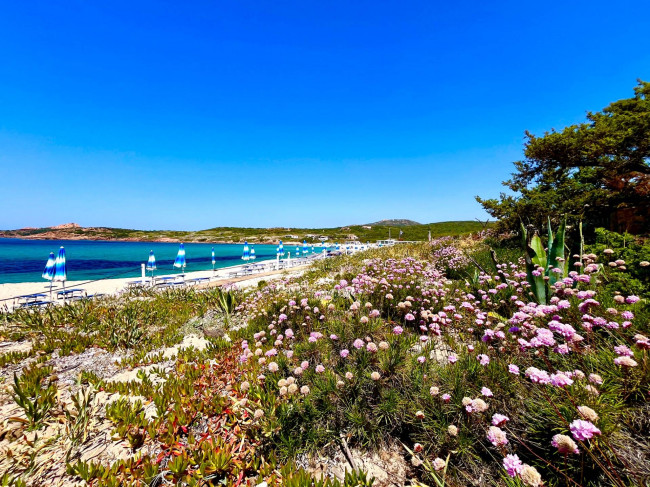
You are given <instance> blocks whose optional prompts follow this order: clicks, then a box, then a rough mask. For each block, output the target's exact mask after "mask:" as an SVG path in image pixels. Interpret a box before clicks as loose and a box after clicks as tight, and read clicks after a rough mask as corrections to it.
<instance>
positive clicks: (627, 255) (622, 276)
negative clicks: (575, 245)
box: [585, 228, 650, 299]
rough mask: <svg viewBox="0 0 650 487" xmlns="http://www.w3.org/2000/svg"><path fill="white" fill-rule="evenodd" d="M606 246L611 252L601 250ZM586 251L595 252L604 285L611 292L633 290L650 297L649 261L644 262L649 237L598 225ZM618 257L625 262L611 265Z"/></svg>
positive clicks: (649, 246) (648, 252)
mask: <svg viewBox="0 0 650 487" xmlns="http://www.w3.org/2000/svg"><path fill="white" fill-rule="evenodd" d="M605 249H609V250H613V251H614V252H613V253H612V254H609V255H608V254H604V253H603V251H604V250H605ZM585 251H586V253H593V254H596V255H597V256H598V262H599V263H601V264H602V268H603V272H602V278H603V281H604V284H605V289H607V290H608V291H609V292H610V293H612V294H613V293H621V294H623V295H624V296H629V295H631V294H632V295H636V296H642V297H645V298H646V299H650V265H647V264H646V263H647V262H650V241H648V240H643V239H639V238H637V237H635V236H633V235H629V234H620V233H615V232H610V231H607V230H605V229H603V228H598V229H596V241H595V243H594V244H593V245H589V246H587V247H586V249H585ZM617 260H622V261H624V262H625V263H624V264H621V265H613V266H612V265H610V263H616V261H617Z"/></svg>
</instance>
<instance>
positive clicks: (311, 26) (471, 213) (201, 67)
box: [0, 0, 650, 229]
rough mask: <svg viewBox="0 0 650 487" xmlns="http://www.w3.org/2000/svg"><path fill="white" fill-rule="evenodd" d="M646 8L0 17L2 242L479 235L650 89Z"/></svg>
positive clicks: (139, 11)
mask: <svg viewBox="0 0 650 487" xmlns="http://www.w3.org/2000/svg"><path fill="white" fill-rule="evenodd" d="M649 27H650V24H649V21H648V17H647V15H645V13H644V12H643V11H641V10H640V5H639V3H638V2H616V3H614V2H605V1H590V2H582V1H575V2H554V3H550V2H545V3H541V2H520V1H519V2H484V1H481V2H470V1H465V2H462V1H461V2H444V3H442V2H431V1H423V2H409V1H400V2H396V1H380V2H377V1H376V0H375V1H372V2H370V1H368V2H366V1H355V2H350V1H335V0H333V1H327V2H314V1H308V0H302V1H295V2H283V1H274V2H255V1H238V2H215V1H209V2H208V1H206V2H177V1H175V2H163V1H157V2H133V1H131V2H120V1H113V2H88V1H67V2H66V1H63V2H51V1H48V2H45V1H43V2H38V1H36V2H3V4H2V6H0V45H1V46H3V47H2V49H0V175H2V178H3V185H2V191H0V207H1V208H3V211H2V212H0V228H18V227H23V226H47V225H55V224H58V223H63V222H69V221H74V222H77V223H79V224H81V225H84V226H99V225H105V226H114V227H126V228H147V229H201V228H209V227H214V226H221V225H233V226H294V227H300V226H302V227H307V226H309V227H311V226H323V227H327V226H339V225H344V224H350V223H365V222H370V221H375V220H377V219H382V218H411V219H414V220H418V221H422V222H433V221H445V220H456V219H474V218H486V215H485V213H484V212H483V211H482V209H481V208H480V206H479V205H478V204H477V203H476V202H475V201H474V195H476V194H480V195H482V196H496V195H498V193H499V192H500V191H501V190H502V187H501V185H500V183H501V181H503V180H504V179H507V178H508V176H509V174H510V172H511V170H512V164H511V163H512V161H514V160H517V159H519V158H521V153H522V142H523V133H524V130H526V129H528V130H531V131H532V132H534V133H538V134H540V133H543V132H544V131H545V130H548V129H550V128H552V127H555V128H561V127H563V126H565V125H568V124H572V123H576V122H580V121H582V120H584V115H585V113H586V111H587V110H599V109H601V108H602V107H604V106H605V105H607V104H608V103H609V102H611V101H613V100H616V99H620V98H625V97H629V96H631V95H632V89H633V87H634V85H635V84H636V79H637V78H642V79H645V80H648V79H650V50H649V49H647V36H648V32H649V31H650V30H649Z"/></svg>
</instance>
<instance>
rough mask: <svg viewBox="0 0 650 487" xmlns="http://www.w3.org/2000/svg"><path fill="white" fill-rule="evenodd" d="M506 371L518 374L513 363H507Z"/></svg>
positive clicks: (517, 368) (517, 369)
mask: <svg viewBox="0 0 650 487" xmlns="http://www.w3.org/2000/svg"><path fill="white" fill-rule="evenodd" d="M508 372H510V373H511V374H515V375H519V367H517V366H516V365H515V364H510V365H508Z"/></svg>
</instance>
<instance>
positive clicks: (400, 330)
mask: <svg viewBox="0 0 650 487" xmlns="http://www.w3.org/2000/svg"><path fill="white" fill-rule="evenodd" d="M403 332H404V328H402V327H401V326H399V325H397V326H396V327H395V328H393V333H394V334H395V335H401V334H402V333H403Z"/></svg>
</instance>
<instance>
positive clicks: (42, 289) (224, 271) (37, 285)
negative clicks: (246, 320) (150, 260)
mask: <svg viewBox="0 0 650 487" xmlns="http://www.w3.org/2000/svg"><path fill="white" fill-rule="evenodd" d="M275 260H276V259H266V260H257V259H256V262H255V263H258V262H259V263H264V264H266V263H269V262H275ZM284 261H285V262H286V261H287V259H284ZM291 261H294V259H291ZM314 261H315V259H314V258H310V259H308V260H307V261H306V262H303V263H302V264H301V265H300V266H297V265H296V266H292V267H286V268H284V269H279V270H278V269H270V270H265V271H264V272H258V273H254V274H249V275H246V276H237V277H234V276H229V275H228V274H229V273H231V272H233V271H238V270H241V269H243V268H244V266H247V265H250V263H242V264H237V265H233V266H228V267H221V268H219V269H215V270H214V273H213V271H212V269H209V270H202V271H191V272H185V273H184V274H183V275H184V276H185V277H184V280H185V281H187V280H189V279H196V278H209V279H210V281H207V282H203V283H199V284H197V285H196V286H197V289H202V288H205V287H211V286H212V285H217V286H221V285H224V284H228V283H229V282H232V283H234V284H236V283H238V282H246V281H250V280H255V282H257V280H258V279H259V278H263V277H268V276H272V275H275V274H278V275H281V274H282V273H283V272H286V271H289V272H291V271H292V270H294V269H300V268H303V267H304V265H309V264H311V263H312V262H314ZM178 275H181V273H178V274H160V275H158V276H156V275H154V278H155V277H163V276H178ZM141 279H142V277H141V276H137V277H123V278H113V279H100V280H94V281H66V282H65V289H73V288H82V289H84V290H85V291H86V294H89V295H90V294H106V295H118V294H120V293H122V292H123V291H125V290H127V289H128V285H129V283H130V282H133V281H139V280H141ZM61 289H62V286H61V285H60V283H57V285H56V287H55V286H53V287H52V299H50V296H49V293H50V287H49V282H47V281H42V282H16V283H13V282H12V283H4V284H0V308H4V307H5V305H6V306H7V307H8V308H9V309H10V310H11V309H13V308H14V307H15V302H16V298H17V297H18V296H23V295H28V294H34V293H42V294H46V295H47V296H46V297H45V298H44V299H46V300H48V301H50V300H51V301H52V302H53V303H55V304H56V303H62V302H63V300H59V299H56V292H57V291H59V290H61Z"/></svg>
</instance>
